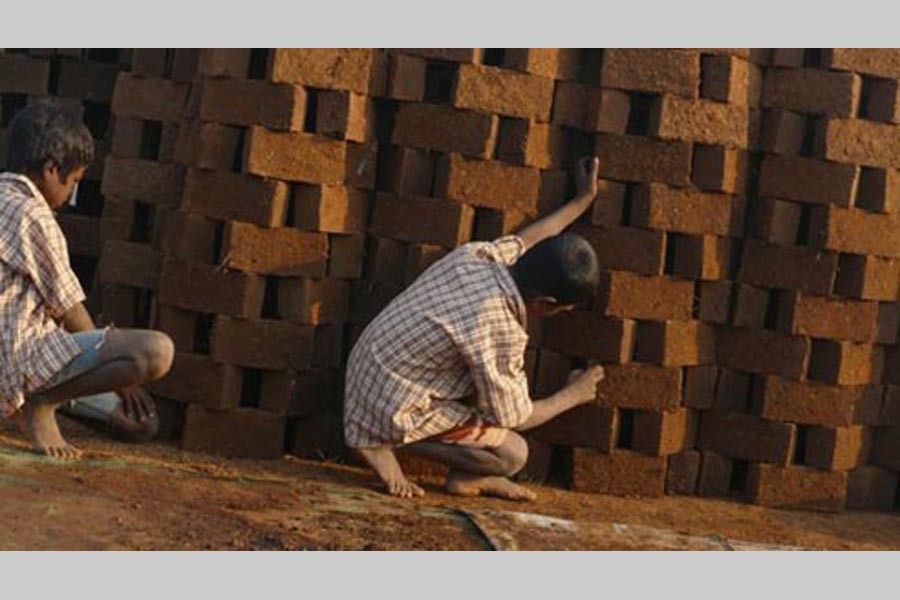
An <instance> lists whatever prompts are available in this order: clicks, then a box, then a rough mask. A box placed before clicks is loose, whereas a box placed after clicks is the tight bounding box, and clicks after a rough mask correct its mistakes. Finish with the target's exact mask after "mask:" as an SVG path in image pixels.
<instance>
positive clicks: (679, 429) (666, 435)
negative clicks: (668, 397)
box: [632, 408, 697, 456]
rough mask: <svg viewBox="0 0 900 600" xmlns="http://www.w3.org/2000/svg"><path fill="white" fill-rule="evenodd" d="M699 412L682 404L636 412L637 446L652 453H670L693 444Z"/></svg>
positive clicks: (662, 454) (635, 445) (634, 444)
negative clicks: (668, 410)
mask: <svg viewBox="0 0 900 600" xmlns="http://www.w3.org/2000/svg"><path fill="white" fill-rule="evenodd" d="M696 431H697V419H696V414H695V413H693V411H689V410H686V409H684V408H680V409H678V410H676V411H673V412H643V411H638V412H636V413H635V415H634V440H633V442H632V447H633V448H634V450H636V451H638V452H641V453H644V454H649V455H650V456H668V455H670V454H677V453H679V452H683V451H685V450H687V449H688V448H690V447H691V446H693V444H694V437H695V436H696Z"/></svg>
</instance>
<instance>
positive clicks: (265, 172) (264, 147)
mask: <svg viewBox="0 0 900 600" xmlns="http://www.w3.org/2000/svg"><path fill="white" fill-rule="evenodd" d="M346 163H347V144H346V143H345V142H342V141H338V140H331V139H328V138H323V137H320V136H316V135H312V134H308V133H296V132H292V133H285V132H275V131H269V130H267V129H264V128H262V127H251V128H250V130H249V135H248V136H247V149H246V155H245V157H244V168H245V170H246V171H247V172H248V173H252V174H253V175H261V176H263V177H273V178H275V179H286V180H289V181H300V182H307V183H324V184H330V185H340V184H342V183H344V179H345V173H346V167H345V165H346Z"/></svg>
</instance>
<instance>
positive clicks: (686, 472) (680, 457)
mask: <svg viewBox="0 0 900 600" xmlns="http://www.w3.org/2000/svg"><path fill="white" fill-rule="evenodd" d="M699 478H700V453H699V452H697V451H696V450H686V451H684V452H681V453H679V454H673V455H672V456H670V457H669V467H668V472H667V474H666V493H667V494H676V495H682V496H693V495H694V494H695V493H696V491H697V481H698V479H699Z"/></svg>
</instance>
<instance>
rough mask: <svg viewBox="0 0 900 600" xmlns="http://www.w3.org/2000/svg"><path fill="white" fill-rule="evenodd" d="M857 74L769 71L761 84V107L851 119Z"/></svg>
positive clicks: (856, 95) (857, 88) (856, 105)
mask: <svg viewBox="0 0 900 600" xmlns="http://www.w3.org/2000/svg"><path fill="white" fill-rule="evenodd" d="M861 90H862V82H861V80H860V78H859V76H858V75H854V74H852V73H838V72H834V71H825V70H822V69H808V68H804V69H769V70H767V71H766V77H765V81H764V82H763V95H762V103H763V106H765V107H769V106H774V107H778V108H786V109H788V110H794V111H797V112H802V113H812V114H816V115H828V116H832V117H852V116H855V115H856V112H857V110H858V108H859V99H860V93H861Z"/></svg>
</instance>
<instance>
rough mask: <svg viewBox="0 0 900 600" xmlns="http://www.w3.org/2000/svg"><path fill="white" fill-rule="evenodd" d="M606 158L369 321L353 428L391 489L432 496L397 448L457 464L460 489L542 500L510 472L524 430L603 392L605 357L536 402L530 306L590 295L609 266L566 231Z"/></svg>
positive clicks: (356, 369) (541, 309) (350, 435)
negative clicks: (567, 193) (528, 355)
mask: <svg viewBox="0 0 900 600" xmlns="http://www.w3.org/2000/svg"><path fill="white" fill-rule="evenodd" d="M598 167H599V162H598V160H597V159H596V158H589V159H582V160H581V161H580V162H579V165H578V168H577V172H576V186H577V188H576V189H577V192H576V196H575V198H574V199H572V200H571V201H569V202H568V203H567V204H565V205H564V206H562V207H561V208H559V209H557V210H556V211H555V212H553V213H552V214H550V215H549V216H547V217H545V218H543V219H541V220H539V221H537V222H535V223H533V224H532V225H529V226H527V227H525V228H524V229H523V230H522V231H521V232H520V233H519V234H518V235H511V236H506V237H502V238H500V239H498V240H495V241H494V242H473V243H469V244H465V245H463V246H460V247H459V248H457V249H456V250H454V251H453V252H451V253H449V254H448V255H447V256H445V257H444V258H442V259H441V260H439V261H438V262H436V263H435V264H433V265H432V266H431V267H429V268H428V269H427V270H426V271H425V272H424V273H423V274H422V275H421V276H420V277H419V278H418V279H417V280H416V281H414V282H413V283H412V284H411V285H410V286H409V287H408V288H407V289H406V290H405V291H404V292H403V293H401V294H400V295H399V296H397V297H396V298H395V299H394V300H393V301H392V302H391V303H390V304H389V305H388V306H387V307H386V308H385V309H384V311H383V312H381V313H380V314H379V315H378V316H377V317H376V318H375V319H374V320H373V321H372V322H371V323H370V324H369V325H368V327H366V329H365V330H364V331H363V333H362V335H361V336H360V338H359V340H358V341H357V343H356V345H355V346H354V348H353V351H352V352H351V354H350V359H349V362H348V365H347V375H346V396H345V406H344V433H345V439H346V443H347V445H348V446H349V447H351V448H355V449H356V450H357V451H358V452H359V453H360V454H361V455H362V456H363V458H364V459H365V460H366V461H367V462H368V464H369V465H371V466H372V468H373V469H375V471H376V472H377V473H378V476H379V477H380V478H381V479H382V481H383V482H384V484H385V486H386V487H387V490H388V492H389V493H391V494H393V495H395V496H400V497H404V498H409V497H413V496H421V495H423V494H424V491H423V490H422V488H420V487H419V486H417V485H416V484H414V483H412V482H410V481H409V480H408V479H407V478H406V477H405V476H404V474H403V471H402V470H401V468H400V465H399V463H398V462H397V458H396V455H395V450H396V449H398V448H403V449H404V450H405V451H409V452H411V453H415V454H418V455H420V456H424V457H426V458H429V459H432V460H436V461H439V462H442V463H444V464H446V465H448V466H449V467H450V472H449V474H448V476H447V482H446V489H447V491H448V492H450V493H454V494H460V495H479V494H481V495H493V496H499V497H503V498H509V499H514V500H532V499H534V498H535V495H534V493H533V492H531V491H529V490H527V489H525V488H524V487H521V486H519V485H517V484H515V483H513V482H512V481H510V480H509V479H508V477H509V476H511V475H513V474H515V473H516V472H518V471H519V470H520V469H521V468H522V467H523V466H524V465H525V462H526V460H527V458H528V446H527V444H526V442H525V440H524V439H523V438H522V437H521V436H520V435H519V434H518V433H516V432H517V431H526V430H528V429H532V428H534V427H537V426H539V425H541V424H543V423H545V422H547V421H549V420H550V419H552V418H554V417H555V416H557V415H559V414H560V413H563V412H565V411H567V410H569V409H571V408H573V407H575V406H578V405H581V404H586V403H589V402H592V401H593V400H594V398H595V396H596V388H597V384H598V383H599V381H600V380H601V379H602V378H603V369H602V368H601V367H599V366H598V367H592V368H589V369H587V370H586V371H573V372H572V374H571V375H570V377H569V384H568V385H567V387H565V388H564V389H562V390H561V391H559V392H557V393H556V394H554V395H552V396H550V397H548V398H545V399H542V400H536V401H534V402H532V400H531V398H530V397H529V395H528V381H527V379H526V375H525V371H524V362H525V346H526V343H527V341H528V335H527V333H526V329H525V326H526V315H528V316H532V317H541V316H549V315H552V314H556V313H558V312H561V311H566V310H571V309H572V308H574V307H576V306H577V305H583V304H585V303H587V302H589V301H590V300H591V299H592V298H593V296H594V294H595V292H596V288H597V283H598V278H599V269H598V266H597V257H596V254H595V253H594V250H593V248H592V247H591V246H590V244H589V243H588V242H587V241H586V240H584V239H583V238H581V237H579V236H577V235H574V234H562V232H563V230H565V229H566V227H568V226H569V225H571V224H572V223H573V222H574V221H575V220H576V219H577V218H578V217H579V216H580V215H581V214H582V213H584V212H585V211H586V210H587V209H588V207H589V206H590V205H591V203H592V202H593V200H594V197H595V196H596V195H597V171H598Z"/></svg>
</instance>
